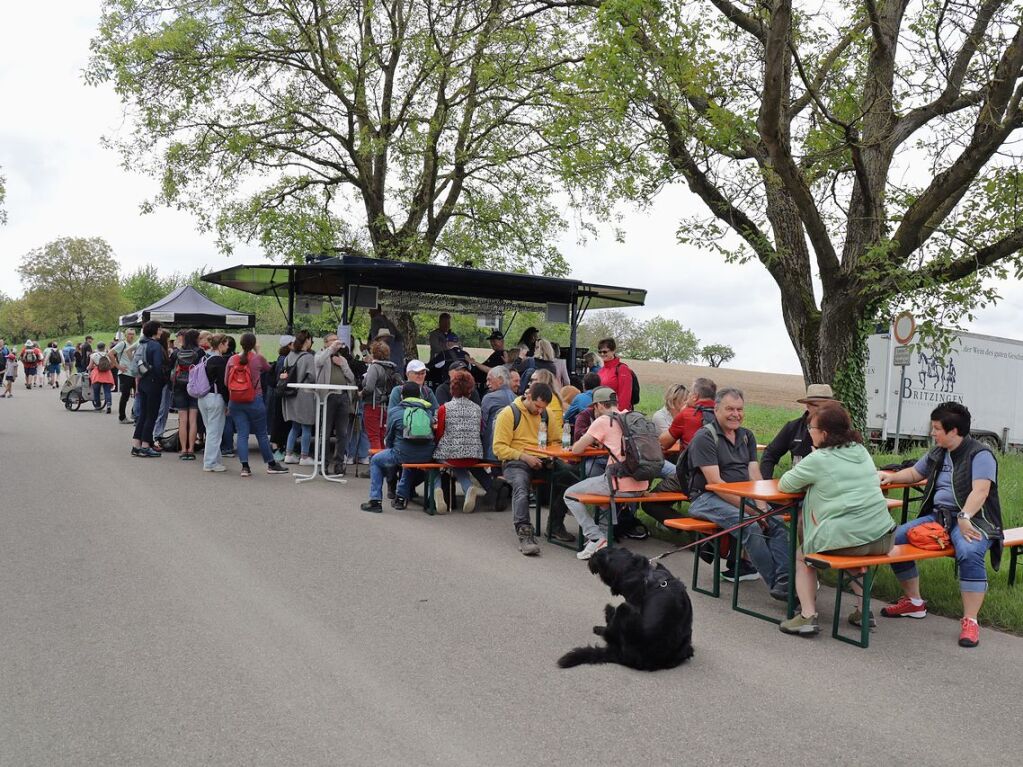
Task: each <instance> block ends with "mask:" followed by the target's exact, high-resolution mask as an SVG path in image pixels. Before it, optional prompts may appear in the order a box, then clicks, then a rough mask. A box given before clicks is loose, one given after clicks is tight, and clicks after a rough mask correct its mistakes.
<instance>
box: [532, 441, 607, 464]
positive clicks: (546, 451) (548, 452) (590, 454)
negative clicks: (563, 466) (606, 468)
mask: <svg viewBox="0 0 1023 767" xmlns="http://www.w3.org/2000/svg"><path fill="white" fill-rule="evenodd" d="M526 452H527V453H530V454H531V455H538V456H543V457H544V458H557V459H558V460H560V461H566V462H568V463H574V462H577V461H581V460H583V459H584V458H600V457H602V456H605V455H607V448H603V447H588V448H586V450H585V451H583V453H582V454H577V453H573V452H572V451H571V450H565V448H563V447H562V446H561V445H560V444H552V445H547V447H540V446H539V445H537V446H535V447H527V448H526Z"/></svg>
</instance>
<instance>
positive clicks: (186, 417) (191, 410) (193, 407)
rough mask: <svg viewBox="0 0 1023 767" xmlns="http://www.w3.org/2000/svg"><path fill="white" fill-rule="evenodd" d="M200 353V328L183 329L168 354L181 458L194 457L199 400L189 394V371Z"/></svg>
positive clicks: (198, 358) (201, 352)
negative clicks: (182, 338) (181, 336)
mask: <svg viewBox="0 0 1023 767" xmlns="http://www.w3.org/2000/svg"><path fill="white" fill-rule="evenodd" d="M204 356H205V355H204V354H203V351H202V349H200V348H199V331H198V330H186V331H185V335H184V343H183V344H182V345H181V346H175V347H174V351H172V352H171V355H170V369H171V379H170V386H171V401H172V402H173V403H174V407H175V409H177V411H178V441H179V443H180V444H181V453H180V454H179V455H178V458H180V459H181V460H182V461H194V460H195V438H196V433H197V432H198V429H199V400H197V399H196V398H195V397H193V396H192V395H191V394H189V393H188V374H189V372H191V370H192V368H194V367H195V366H196V365H198V364H199V362H200V361H201V360H202V358H203V357H204Z"/></svg>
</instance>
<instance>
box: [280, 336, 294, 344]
mask: <svg viewBox="0 0 1023 767" xmlns="http://www.w3.org/2000/svg"><path fill="white" fill-rule="evenodd" d="M294 340H295V336H289V335H287V334H285V335H283V336H281V337H280V338H278V339H277V345H278V346H287V345H288V344H290V343H292V342H293V341H294Z"/></svg>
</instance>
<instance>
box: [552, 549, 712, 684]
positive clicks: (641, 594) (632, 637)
mask: <svg viewBox="0 0 1023 767" xmlns="http://www.w3.org/2000/svg"><path fill="white" fill-rule="evenodd" d="M590 572H591V573H594V574H595V575H599V576H600V579H601V580H602V581H604V583H606V584H607V585H608V587H610V589H611V593H612V594H613V595H615V596H618V595H619V594H620V595H621V596H623V597H625V602H624V603H622V604H620V605H618V607H612V606H611V605H607V606H606V607H605V608H604V617H605V620H606V621H607V625H606V626H594V627H593V633H594V634H596V635H597V636H599V637H603V638H604V641H605V642H607V645H606V646H605V647H594V646H590V647H577V648H575V649H574V650H570V651H569V652H567V653H565V654H564V655H563V656H562V657H561V659H560V660H558V665H559V666H561V667H562V668H571V667H572V666H579V665H581V664H583V663H620V664H621V665H623V666H628V667H630V668H635V669H639V670H640V671H656V670H657V669H662V668H674V667H675V666H677V665H679V664H680V663H684V662H685V661H686V660H688V659H689V658H691V657H693V645H692V638H693V605H692V603H691V602H690V601H689V594H688V593H687V592H686V587H685V585H684V584H683V583H682V581H680V580H679V579H678V578H676V577H675V576H673V575H672V574H671V572H670V571H669V570H668V569H667V568H665V567H664V566H663V565H661V564H656V565H652V564H650V561H649V560H648V559H647V558H646V557H641V556H640V555H639V554H633V553H632V552H631V551H629V550H628V549H623V548H613V549H601V550H600V551H598V552H597V553H596V554H594V555H593V557H592V558H591V559H590Z"/></svg>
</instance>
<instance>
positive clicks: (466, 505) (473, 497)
mask: <svg viewBox="0 0 1023 767" xmlns="http://www.w3.org/2000/svg"><path fill="white" fill-rule="evenodd" d="M481 495H483V491H482V490H480V489H479V488H478V487H476V485H473V486H472V487H470V488H469V489H468V490H466V491H465V500H464V501H463V502H462V513H463V514H472V513H473V512H474V511H476V501H477V500H479V497H480V496H481Z"/></svg>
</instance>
